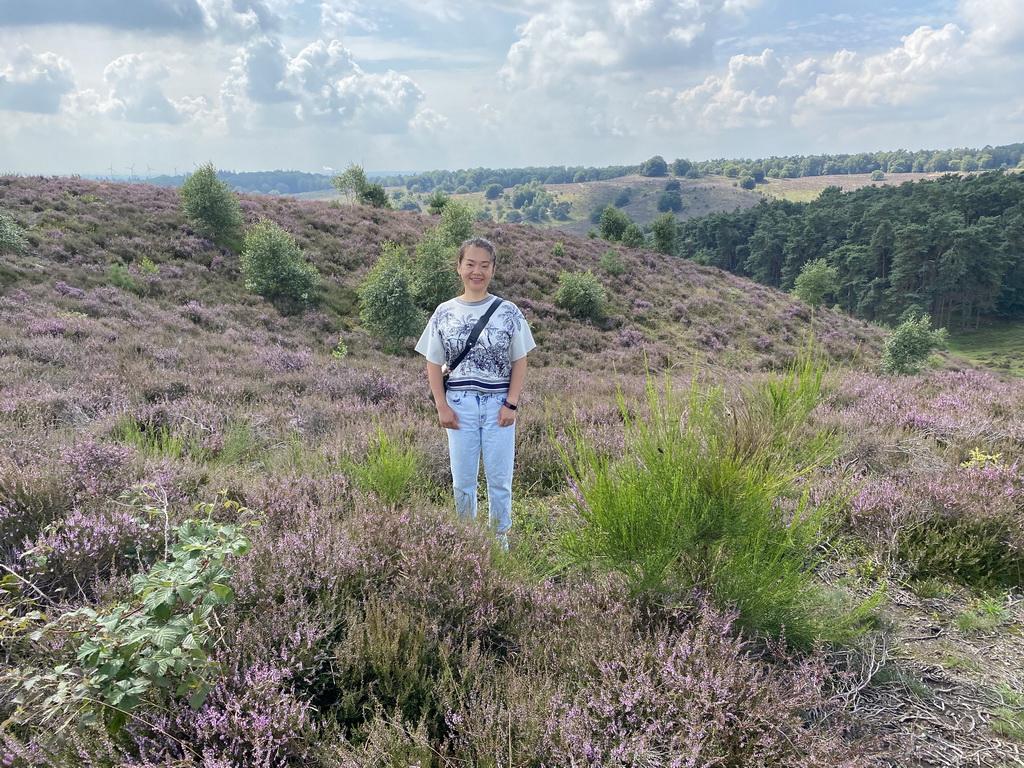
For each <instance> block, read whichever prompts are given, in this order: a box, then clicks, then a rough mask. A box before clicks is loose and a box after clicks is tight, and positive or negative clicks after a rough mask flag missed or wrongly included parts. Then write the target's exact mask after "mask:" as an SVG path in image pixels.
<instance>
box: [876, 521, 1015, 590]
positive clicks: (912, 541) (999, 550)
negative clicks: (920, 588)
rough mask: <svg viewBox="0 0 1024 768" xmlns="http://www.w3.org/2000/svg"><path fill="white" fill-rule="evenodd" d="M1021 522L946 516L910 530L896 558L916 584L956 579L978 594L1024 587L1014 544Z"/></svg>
mask: <svg viewBox="0 0 1024 768" xmlns="http://www.w3.org/2000/svg"><path fill="white" fill-rule="evenodd" d="M1018 529H1019V523H1018V522H1017V521H1016V520H1014V519H1012V518H1009V519H1007V518H1006V517H979V518H974V519H972V518H968V517H965V516H963V515H959V516H950V517H946V516H942V517H937V518H932V519H928V520H925V521H922V522H920V523H917V524H915V525H908V526H905V527H904V528H903V529H902V530H901V531H900V534H899V538H898V539H897V545H896V555H897V557H898V558H899V559H900V560H901V561H903V562H904V563H906V564H907V567H908V568H909V571H910V576H911V578H913V579H917V580H924V579H930V578H943V579H951V580H955V581H957V582H960V583H963V584H967V585H968V586H970V587H972V588H977V589H996V588H1010V587H1021V586H1024V564H1022V562H1021V558H1020V555H1019V552H1018V550H1017V549H1016V548H1015V546H1014V545H1013V541H1014V540H1015V538H1016V535H1017V533H1016V532H1017V530H1018Z"/></svg>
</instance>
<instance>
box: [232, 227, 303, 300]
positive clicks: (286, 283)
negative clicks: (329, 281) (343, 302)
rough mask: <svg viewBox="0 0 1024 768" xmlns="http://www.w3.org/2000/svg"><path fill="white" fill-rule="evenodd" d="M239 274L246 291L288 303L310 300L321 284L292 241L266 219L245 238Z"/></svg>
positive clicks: (251, 229) (299, 249)
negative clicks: (243, 278) (243, 277)
mask: <svg viewBox="0 0 1024 768" xmlns="http://www.w3.org/2000/svg"><path fill="white" fill-rule="evenodd" d="M242 274H243V275H245V287H246V290H249V291H252V292H253V293H258V294H260V295H261V296H264V297H266V298H268V299H270V300H271V301H280V302H285V303H289V304H303V303H307V302H309V301H311V300H312V298H313V295H314V292H315V291H316V287H317V285H318V284H319V282H320V273H319V272H318V271H317V268H316V267H315V266H313V265H312V264H310V263H309V262H308V261H307V260H306V256H305V254H304V253H303V252H302V249H301V248H299V246H298V244H297V243H296V242H295V238H294V237H292V236H291V235H290V234H288V233H287V232H286V231H285V230H284V229H282V228H281V227H280V226H278V225H277V224H275V223H274V222H273V221H270V220H269V219H261V220H260V221H259V222H257V223H256V224H254V225H253V226H252V228H250V230H249V231H248V232H247V233H246V235H245V242H244V245H243V247H242Z"/></svg>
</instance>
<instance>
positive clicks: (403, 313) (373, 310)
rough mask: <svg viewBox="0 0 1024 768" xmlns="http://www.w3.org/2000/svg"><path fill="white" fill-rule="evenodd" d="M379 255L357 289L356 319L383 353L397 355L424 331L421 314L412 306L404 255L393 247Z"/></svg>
mask: <svg viewBox="0 0 1024 768" xmlns="http://www.w3.org/2000/svg"><path fill="white" fill-rule="evenodd" d="M382 251H383V252H382V253H381V257H380V258H379V259H378V260H377V263H376V264H374V265H373V268H372V269H371V270H370V271H369V273H368V274H367V275H366V278H365V279H364V280H363V282H362V284H361V285H360V286H359V302H360V308H359V317H360V319H361V320H362V322H363V325H364V326H366V329H367V330H368V331H369V332H370V333H372V334H373V335H374V336H376V337H377V338H379V339H380V340H381V341H382V342H384V348H385V350H387V351H389V352H400V351H401V350H402V348H403V346H402V345H403V343H404V342H405V340H406V339H408V338H409V337H410V336H414V335H416V334H418V333H419V332H420V331H421V330H422V329H423V322H424V321H423V313H422V312H421V311H420V310H419V309H418V308H417V307H416V305H415V303H414V302H413V297H412V291H411V290H410V288H409V266H408V257H407V256H406V254H405V251H404V250H403V249H402V247H401V246H399V245H396V244H395V243H384V246H383V248H382Z"/></svg>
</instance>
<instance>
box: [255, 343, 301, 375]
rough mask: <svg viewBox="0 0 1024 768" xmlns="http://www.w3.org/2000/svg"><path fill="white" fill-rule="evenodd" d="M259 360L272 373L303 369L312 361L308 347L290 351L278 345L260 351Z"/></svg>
mask: <svg viewBox="0 0 1024 768" xmlns="http://www.w3.org/2000/svg"><path fill="white" fill-rule="evenodd" d="M259 357H260V361H261V362H262V363H263V364H264V365H265V366H266V367H267V368H268V369H269V370H271V371H273V372H274V373H288V372H292V371H304V370H306V369H307V368H309V366H310V363H311V362H312V357H313V353H312V351H311V350H309V349H301V350H298V351H292V350H289V349H284V348H282V347H280V346H272V347H267V348H266V349H264V350H262V351H261V352H260V355H259Z"/></svg>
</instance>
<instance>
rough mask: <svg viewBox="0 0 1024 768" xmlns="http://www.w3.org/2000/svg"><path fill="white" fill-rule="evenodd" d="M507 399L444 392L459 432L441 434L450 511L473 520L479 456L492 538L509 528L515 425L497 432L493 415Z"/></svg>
mask: <svg viewBox="0 0 1024 768" xmlns="http://www.w3.org/2000/svg"><path fill="white" fill-rule="evenodd" d="M507 394H508V393H507V392H500V393H493V392H459V391H455V392H453V391H449V392H448V393H447V394H446V396H445V397H446V399H447V401H448V405H450V406H451V407H452V410H453V411H455V415H456V416H458V417H459V428H458V429H449V430H446V431H447V432H448V454H449V456H450V457H451V465H452V485H453V486H454V489H455V511H456V512H457V513H458V515H459V517H462V518H468V519H473V518H475V517H476V486H477V479H478V477H479V476H480V457H481V456H483V460H484V477H486V478H487V507H488V511H489V517H490V525H491V528H492V530H494V532H495V533H497V534H504V533H507V532H508V530H509V528H511V527H512V465H513V463H514V461H515V444H516V425H515V424H512V425H511V426H508V427H499V426H498V411H500V410H501V401H502V400H504V399H505V396H506V395H507Z"/></svg>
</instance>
